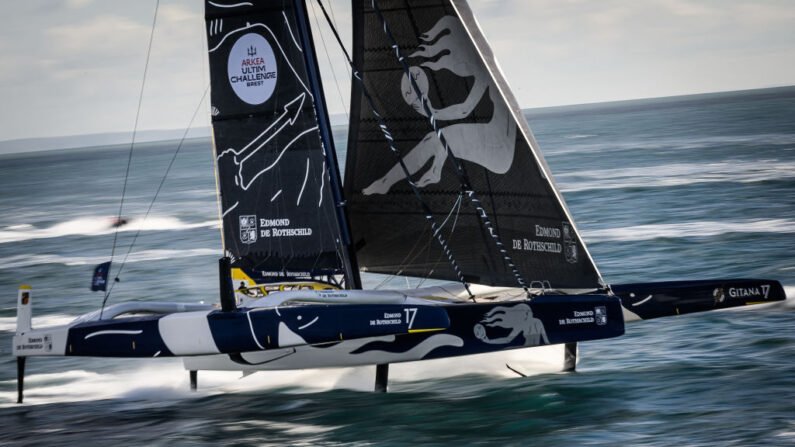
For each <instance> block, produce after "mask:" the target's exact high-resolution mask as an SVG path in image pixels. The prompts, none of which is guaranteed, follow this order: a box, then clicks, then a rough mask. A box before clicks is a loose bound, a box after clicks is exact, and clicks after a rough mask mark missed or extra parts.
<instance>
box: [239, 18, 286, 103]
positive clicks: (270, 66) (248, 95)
mask: <svg viewBox="0 0 795 447" xmlns="http://www.w3.org/2000/svg"><path fill="white" fill-rule="evenodd" d="M227 74H228V75H229V84H230V85H231V86H232V90H234V92H235V94H236V95H237V96H238V97H239V98H240V99H242V100H243V101H245V102H246V103H248V104H251V105H257V104H262V103H263V102H265V101H267V100H268V98H270V97H271V95H272V94H273V90H274V89H275V88H276V76H277V67H276V57H275V56H274V54H273V48H271V45H270V44H269V43H268V41H267V40H265V38H264V37H262V36H261V35H259V34H257V33H248V34H245V35H243V36H240V38H239V39H237V42H235V44H234V45H233V46H232V50H231V51H230V52H229V62H228V64H227Z"/></svg>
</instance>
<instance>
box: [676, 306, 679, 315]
mask: <svg viewBox="0 0 795 447" xmlns="http://www.w3.org/2000/svg"><path fill="white" fill-rule="evenodd" d="M676 314H677V315H679V308H678V307H677V308H676Z"/></svg>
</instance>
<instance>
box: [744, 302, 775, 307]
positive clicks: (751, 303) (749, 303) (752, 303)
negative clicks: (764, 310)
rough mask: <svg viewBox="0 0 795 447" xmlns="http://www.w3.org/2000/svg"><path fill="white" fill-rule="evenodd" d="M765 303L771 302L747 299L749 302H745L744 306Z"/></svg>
mask: <svg viewBox="0 0 795 447" xmlns="http://www.w3.org/2000/svg"><path fill="white" fill-rule="evenodd" d="M766 303H772V301H749V302H747V303H745V305H746V306H751V305H754V304H766Z"/></svg>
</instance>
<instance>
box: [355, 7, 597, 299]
mask: <svg viewBox="0 0 795 447" xmlns="http://www.w3.org/2000/svg"><path fill="white" fill-rule="evenodd" d="M377 6H378V9H379V11H380V12H381V17H379V15H378V14H376V11H375V10H374V9H373V8H372V2H371V1H370V0H354V1H353V19H354V27H353V37H354V38H353V41H354V47H353V54H354V65H355V66H356V67H357V69H358V71H359V73H360V75H361V77H362V79H363V81H364V83H365V86H366V88H367V90H368V91H369V92H370V93H371V96H372V97H373V99H374V102H375V107H376V112H377V113H379V114H380V115H381V118H382V119H383V121H384V122H385V124H386V125H387V126H388V128H389V133H390V134H391V137H393V138H394V143H395V145H396V146H397V147H398V148H399V150H400V151H401V157H402V161H403V162H404V164H405V165H406V166H407V167H408V168H409V171H410V172H411V174H412V175H413V177H412V181H413V182H414V184H415V185H417V186H419V187H420V188H421V191H422V194H423V200H424V202H425V203H426V205H427V206H428V207H429V208H430V209H431V210H432V211H433V214H434V218H435V219H436V220H437V221H439V222H443V223H442V225H441V226H442V229H441V231H442V232H444V234H445V238H446V239H447V241H448V245H449V246H450V249H451V250H452V253H453V256H454V257H455V259H456V261H457V262H458V264H459V265H460V267H461V270H462V271H463V272H464V274H465V277H466V278H467V280H469V281H471V282H477V283H481V284H490V285H503V286H516V285H517V279H516V275H515V272H513V271H512V270H511V268H510V267H509V265H508V264H507V263H506V262H505V259H504V256H502V255H501V253H500V251H499V248H498V247H497V246H496V245H495V244H494V242H493V241H494V237H493V235H492V234H491V233H492V232H491V231H490V229H488V228H487V227H486V226H485V225H484V224H483V220H482V219H481V218H480V217H479V215H478V214H476V212H477V211H476V207H475V206H474V205H473V203H472V202H471V201H470V200H468V197H467V195H466V192H465V191H464V190H463V188H462V183H461V181H460V176H459V175H457V173H456V171H455V170H454V167H453V166H452V164H451V163H450V162H449V161H448V160H447V155H446V150H445V148H444V146H443V145H442V144H441V142H440V138H439V136H438V135H437V132H436V131H434V128H433V125H432V123H431V120H433V121H435V122H436V123H437V124H439V126H438V127H439V128H440V131H441V133H442V134H443V136H444V138H445V139H446V140H447V141H448V144H449V147H450V149H451V151H452V153H453V155H454V156H455V157H456V159H457V161H458V163H459V164H460V166H461V167H462V170H463V171H464V173H465V174H466V177H467V178H468V181H469V186H470V187H471V188H472V190H474V191H475V192H476V193H477V196H479V197H480V200H481V203H482V207H483V210H484V211H485V213H486V214H487V216H488V222H489V225H491V226H492V227H493V229H494V231H496V233H498V234H499V237H500V238H501V240H502V241H503V242H504V244H505V246H506V248H507V249H508V250H507V251H508V253H509V255H510V258H511V259H512V260H513V263H514V264H515V265H516V267H517V269H518V270H519V273H520V274H521V276H522V277H523V278H524V280H525V282H526V283H527V284H528V285H529V286H530V287H533V288H556V289H594V288H599V287H601V286H602V284H603V283H602V280H601V276H600V274H599V272H598V270H597V269H596V266H595V265H594V263H593V260H592V259H591V257H590V254H589V253H588V251H587V249H586V247H585V245H584V243H583V241H582V239H581V238H580V236H579V233H578V232H577V229H576V227H575V226H574V222H573V220H572V218H571V216H570V214H569V212H568V209H567V207H566V204H565V202H564V201H563V197H562V195H561V194H560V192H559V191H558V189H557V187H556V186H555V184H554V181H553V180H552V178H551V176H550V174H549V169H548V167H547V165H546V162H545V160H544V158H543V156H542V155H541V153H540V151H539V150H538V145H537V143H536V142H535V140H534V138H533V136H532V133H531V132H530V129H529V126H528V125H527V123H526V121H525V119H524V117H523V116H522V115H521V111H520V110H519V107H518V104H517V102H516V100H515V99H514V98H513V95H512V93H511V92H510V89H509V88H508V85H507V83H506V81H505V79H504V78H503V76H502V73H501V72H500V70H499V68H498V66H497V63H496V61H495V59H494V56H493V54H492V52H491V49H490V48H489V46H488V44H487V42H486V40H485V38H484V37H483V35H482V33H481V31H480V29H479V28H478V26H477V24H476V21H475V19H474V17H473V16H472V12H471V10H470V9H469V7H468V6H467V5H466V3H465V2H464V1H459V0H425V1H405V0H381V1H378V2H377ZM382 18H383V21H382ZM384 22H386V24H387V25H388V28H389V29H390V31H391V37H392V38H394V40H395V43H396V44H397V48H394V47H393V46H392V42H391V41H390V39H389V38H388V37H387V35H386V33H385V32H384V30H385V26H384V25H385V24H384ZM399 57H404V58H405V60H406V61H407V62H408V65H410V68H409V72H410V74H411V76H412V78H413V80H414V82H413V83H412V82H410V80H409V79H408V76H407V75H406V72H405V70H404V67H403V66H402V65H401V61H400V59H399ZM413 84H414V85H416V86H418V87H419V90H420V92H419V94H418V93H417V91H416V89H415V88H414V85H413ZM420 96H425V97H427V98H428V100H429V101H430V104H431V109H432V113H431V114H428V113H426V111H425V110H424V108H423V106H422V103H421V99H420ZM351 104H352V110H351V116H350V118H351V121H350V132H349V140H348V154H347V157H348V158H347V169H346V179H345V187H346V192H347V197H348V199H349V212H350V217H351V229H352V233H353V234H354V235H355V236H354V241H353V242H354V245H355V246H356V248H357V257H358V260H359V264H360V265H361V266H362V267H363V268H364V269H367V270H369V271H374V272H382V273H393V274H394V273H401V274H405V275H412V276H421V277H431V278H439V279H450V280H455V279H457V277H456V274H455V272H454V271H453V268H452V267H451V266H450V265H449V264H448V263H447V262H446V259H445V257H444V254H443V252H442V249H441V248H440V246H439V245H437V244H434V243H433V241H432V238H433V236H434V235H433V234H432V232H431V230H430V228H429V227H428V225H427V223H426V218H425V216H424V213H423V210H422V209H421V208H420V206H419V205H418V203H417V200H416V198H415V197H414V194H413V193H412V190H411V186H410V185H409V183H408V181H407V180H406V178H405V175H404V173H403V171H402V169H401V168H400V167H399V166H398V163H397V160H396V159H395V157H394V156H392V154H391V153H390V152H389V150H388V148H387V145H386V144H385V142H384V137H383V134H382V129H381V128H380V127H379V125H378V123H377V119H376V117H375V115H374V111H373V110H372V108H370V107H369V104H368V103H367V102H366V101H365V100H364V98H363V97H362V91H361V88H360V87H359V85H358V83H357V82H356V81H354V83H353V88H352V100H351Z"/></svg>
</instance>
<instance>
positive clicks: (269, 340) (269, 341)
mask: <svg viewBox="0 0 795 447" xmlns="http://www.w3.org/2000/svg"><path fill="white" fill-rule="evenodd" d="M268 344H271V336H270V335H268Z"/></svg>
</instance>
